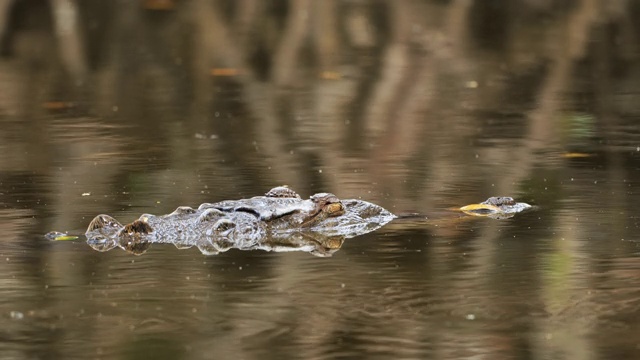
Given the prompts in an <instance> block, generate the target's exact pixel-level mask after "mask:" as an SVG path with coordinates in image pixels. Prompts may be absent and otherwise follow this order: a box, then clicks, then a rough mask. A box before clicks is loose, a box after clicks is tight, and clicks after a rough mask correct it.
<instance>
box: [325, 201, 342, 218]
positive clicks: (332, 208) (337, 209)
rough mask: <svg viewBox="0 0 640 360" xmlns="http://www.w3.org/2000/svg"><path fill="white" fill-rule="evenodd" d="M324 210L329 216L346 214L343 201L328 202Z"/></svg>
mask: <svg viewBox="0 0 640 360" xmlns="http://www.w3.org/2000/svg"><path fill="white" fill-rule="evenodd" d="M324 211H325V212H326V213H327V214H328V215H329V216H340V215H342V214H344V206H343V205H342V203H341V202H335V203H331V204H327V206H325V207H324Z"/></svg>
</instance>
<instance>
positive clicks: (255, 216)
mask: <svg viewBox="0 0 640 360" xmlns="http://www.w3.org/2000/svg"><path fill="white" fill-rule="evenodd" d="M394 218H396V216H395V215H394V214H392V213H391V212H389V211H388V210H386V209H384V208H383V207H381V206H378V205H376V204H373V203H370V202H367V201H363V200H358V199H346V200H340V199H338V197H337V196H335V195H334V194H331V193H318V194H315V195H312V196H311V197H310V198H309V199H302V198H301V197H300V195H298V193H296V192H295V191H293V190H292V189H290V188H288V187H285V186H279V187H275V188H273V189H271V190H269V191H268V192H267V193H266V194H265V195H264V196H255V197H252V198H249V199H241V200H225V201H221V202H216V203H204V204H201V205H200V206H199V207H198V208H197V209H194V208H191V207H188V206H180V207H178V208H177V209H176V210H175V211H174V212H172V213H170V214H167V215H161V216H156V215H151V214H143V215H142V216H140V218H139V219H137V220H135V221H133V222H132V223H130V224H127V225H122V224H121V223H120V222H118V221H117V220H116V219H114V218H113V217H111V216H109V215H104V214H101V215H98V216H96V217H95V218H94V219H93V220H92V221H91V223H90V224H89V227H88V228H87V231H86V233H85V235H86V237H87V242H88V243H89V245H90V246H92V247H93V248H94V249H96V250H99V251H107V250H111V249H112V248H115V247H120V248H122V249H124V250H126V251H129V252H131V253H134V254H141V253H144V252H145V251H146V250H147V249H148V248H149V246H150V245H151V244H153V243H172V244H174V245H176V246H179V247H181V248H183V247H192V246H196V247H198V249H200V251H201V252H202V253H203V254H206V255H210V254H217V253H220V252H223V251H227V250H229V249H231V248H238V249H242V250H250V249H263V250H273V251H292V250H301V251H307V252H310V253H312V254H314V255H317V256H330V255H331V254H332V253H333V252H335V251H336V250H337V249H339V248H340V246H341V245H342V243H343V242H344V239H347V238H351V237H354V236H358V235H362V234H365V233H368V232H371V231H374V230H376V229H378V228H380V227H382V226H384V225H385V224H387V223H388V222H389V221H391V220H393V219H394Z"/></svg>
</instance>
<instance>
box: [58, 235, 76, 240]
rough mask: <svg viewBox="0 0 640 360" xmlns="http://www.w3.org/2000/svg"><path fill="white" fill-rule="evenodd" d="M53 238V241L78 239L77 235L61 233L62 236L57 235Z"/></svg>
mask: <svg viewBox="0 0 640 360" xmlns="http://www.w3.org/2000/svg"><path fill="white" fill-rule="evenodd" d="M53 240H55V241H70V240H78V237H77V236H73V235H63V236H58V237H56V238H55V239H53Z"/></svg>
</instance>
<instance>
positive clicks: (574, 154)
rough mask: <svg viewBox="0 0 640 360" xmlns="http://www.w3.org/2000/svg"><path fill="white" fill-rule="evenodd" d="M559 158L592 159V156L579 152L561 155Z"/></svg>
mask: <svg viewBox="0 0 640 360" xmlns="http://www.w3.org/2000/svg"><path fill="white" fill-rule="evenodd" d="M561 156H562V157H563V158H567V159H579V158H588V157H592V156H593V154H587V153H579V152H568V153H564V154H562V155H561Z"/></svg>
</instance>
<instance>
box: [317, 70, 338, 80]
mask: <svg viewBox="0 0 640 360" xmlns="http://www.w3.org/2000/svg"><path fill="white" fill-rule="evenodd" d="M320 78H321V79H325V80H340V79H341V78H342V74H340V73H339V72H337V71H323V72H322V73H320Z"/></svg>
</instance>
